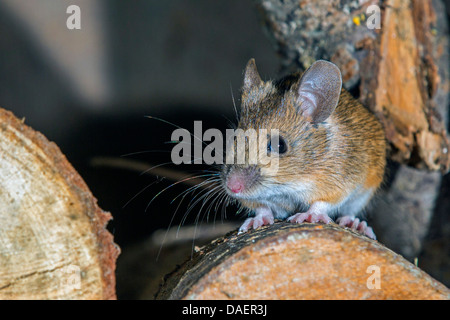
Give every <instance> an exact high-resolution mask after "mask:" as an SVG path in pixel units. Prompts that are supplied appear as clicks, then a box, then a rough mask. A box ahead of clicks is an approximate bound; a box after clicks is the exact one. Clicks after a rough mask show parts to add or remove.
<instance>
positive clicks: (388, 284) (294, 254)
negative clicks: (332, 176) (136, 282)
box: [156, 222, 450, 300]
mask: <svg viewBox="0 0 450 320" xmlns="http://www.w3.org/2000/svg"><path fill="white" fill-rule="evenodd" d="M156 298H157V299H188V300H191V299H195V300H198V299H224V300H231V299H252V300H253V299H450V290H449V289H448V288H446V287H445V286H444V285H442V284H440V283H439V282H437V281H436V280H434V279H432V278H431V277H430V276H428V275H427V274H426V273H424V272H423V271H421V270H420V269H419V268H417V267H416V266H414V265H413V264H411V263H409V262H408V261H406V260H405V259H404V258H402V257H401V256H400V255H398V254H396V253H394V252H393V251H391V250H389V249H387V248H386V247H384V246H383V245H381V244H380V243H378V242H376V241H373V240H370V239H368V238H366V237H364V236H361V235H359V234H357V233H355V232H353V231H351V230H347V229H343V228H341V227H339V226H336V225H316V224H307V223H305V224H301V225H295V224H291V223H286V222H280V223H275V224H274V225H270V226H266V227H262V228H259V229H257V230H253V231H251V232H249V233H246V234H242V235H239V236H238V235H237V234H236V232H233V233H230V234H228V235H226V236H225V237H223V238H220V239H217V240H215V241H213V242H212V243H211V244H210V245H208V246H205V247H202V248H201V249H199V250H198V252H197V253H196V255H195V256H194V258H193V259H192V260H189V261H187V262H186V263H185V264H183V265H182V266H181V267H179V268H178V269H177V270H176V271H174V272H173V273H172V274H170V275H168V276H167V277H166V279H165V282H164V284H163V286H162V287H161V288H160V291H159V293H158V294H157V297H156Z"/></svg>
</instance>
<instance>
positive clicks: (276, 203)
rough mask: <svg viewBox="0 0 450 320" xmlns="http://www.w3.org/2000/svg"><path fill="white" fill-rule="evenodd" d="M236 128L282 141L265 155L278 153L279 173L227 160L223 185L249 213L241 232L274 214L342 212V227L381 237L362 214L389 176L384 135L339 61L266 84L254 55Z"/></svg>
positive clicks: (320, 217) (291, 217)
mask: <svg viewBox="0 0 450 320" xmlns="http://www.w3.org/2000/svg"><path fill="white" fill-rule="evenodd" d="M237 128H239V129H243V130H247V129H255V130H258V129H262V128H264V129H267V130H270V129H277V130H278V132H279V137H278V145H272V142H271V140H269V142H268V144H267V152H269V153H273V154H276V155H278V157H279V163H278V170H277V171H274V170H272V169H271V168H269V166H268V165H262V164H259V163H258V164H250V163H249V162H248V161H247V162H246V163H244V164H224V165H223V168H222V172H221V177H222V186H223V188H224V189H225V190H226V192H227V194H228V195H229V196H231V197H232V198H233V199H235V200H237V201H238V202H239V203H240V204H241V205H242V206H243V207H244V208H247V209H248V211H249V215H250V217H249V218H247V219H246V220H245V222H244V223H243V224H242V226H241V227H240V229H239V232H240V233H242V232H246V231H248V230H249V229H251V228H253V229H256V228H259V227H260V226H263V225H267V224H273V223H274V219H287V221H290V222H292V223H302V222H304V221H307V222H311V223H318V222H320V223H330V222H332V220H331V218H336V217H337V218H338V219H337V220H336V222H337V223H338V224H339V225H341V226H343V227H349V228H352V229H354V230H356V231H358V232H359V233H361V234H364V235H366V236H368V237H369V238H372V239H376V237H375V234H374V232H373V230H372V228H371V227H369V226H368V225H367V223H366V222H365V221H361V220H360V219H359V218H357V216H358V215H360V214H361V213H362V212H363V210H364V208H365V207H366V205H367V204H368V203H369V201H370V200H371V198H372V197H373V195H374V194H375V192H376V191H377V189H378V188H379V186H380V184H381V183H382V181H383V176H384V170H385V165H386V140H385V134H384V130H383V127H382V126H381V124H380V122H379V121H378V120H377V119H376V117H375V116H374V115H373V114H372V113H370V112H369V111H368V110H367V109H366V108H365V107H364V106H362V105H361V104H360V103H359V102H358V101H357V100H356V99H354V98H353V97H352V96H351V95H350V93H348V92H347V91H346V90H345V89H343V88H342V78H341V72H340V70H339V68H338V67H337V66H336V65H335V64H333V63H331V62H328V61H325V60H318V61H316V62H314V63H313V64H312V65H311V66H310V67H309V68H308V69H307V70H306V71H305V72H304V73H303V74H302V73H296V74H292V75H289V76H286V77H284V78H282V79H281V80H278V81H266V82H265V81H263V80H262V79H261V77H260V75H259V73H258V70H257V68H256V64H255V60H254V59H251V60H250V61H249V62H248V63H247V66H246V68H245V71H244V81H243V86H242V95H241V114H240V119H239V123H238V126H237ZM228 151H229V150H227V152H228ZM246 152H247V153H248V152H249V149H248V148H247V149H246Z"/></svg>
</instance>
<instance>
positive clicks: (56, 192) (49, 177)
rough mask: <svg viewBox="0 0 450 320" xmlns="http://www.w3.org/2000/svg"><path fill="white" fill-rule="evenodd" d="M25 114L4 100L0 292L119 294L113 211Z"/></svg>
mask: <svg viewBox="0 0 450 320" xmlns="http://www.w3.org/2000/svg"><path fill="white" fill-rule="evenodd" d="M23 122H24V121H21V120H18V119H17V118H15V117H14V115H13V114H12V113H10V112H8V111H5V110H4V109H1V108H0V150H1V159H0V203H1V206H0V299H2V300H3V299H115V297H116V293H115V275H114V271H115V262H116V258H117V256H118V254H119V248H118V247H117V246H116V245H115V244H114V242H113V238H112V235H111V234H110V233H109V232H108V231H107V230H106V229H105V225H106V223H107V222H108V220H110V219H111V215H110V214H109V213H108V212H104V211H102V210H101V209H100V208H99V207H98V206H97V200H96V199H95V198H94V197H93V196H92V194H91V192H90V191H89V189H88V187H87V186H86V184H85V183H84V181H83V180H82V178H81V177H80V176H79V175H78V173H77V172H76V171H75V170H74V168H73V167H72V166H71V165H70V163H69V162H68V161H67V159H66V158H65V156H64V155H63V154H62V153H61V151H60V150H59V148H58V147H57V146H56V145H55V144H54V143H52V142H49V141H48V140H47V139H46V138H45V137H44V136H43V135H42V134H40V133H38V132H36V131H34V130H33V129H31V128H29V127H28V126H26V125H25V124H24V123H23Z"/></svg>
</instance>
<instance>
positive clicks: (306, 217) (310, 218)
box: [287, 212, 332, 224]
mask: <svg viewBox="0 0 450 320" xmlns="http://www.w3.org/2000/svg"><path fill="white" fill-rule="evenodd" d="M287 221H289V222H293V223H303V222H305V221H306V222H311V223H318V222H323V223H326V224H328V223H330V222H331V221H332V220H331V218H330V217H329V216H328V215H327V214H325V213H314V212H299V213H296V214H294V215H293V216H291V217H289V218H288V219H287Z"/></svg>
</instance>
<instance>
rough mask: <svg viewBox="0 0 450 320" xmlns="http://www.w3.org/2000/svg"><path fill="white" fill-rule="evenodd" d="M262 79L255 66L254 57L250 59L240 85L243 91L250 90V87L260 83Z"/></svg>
mask: <svg viewBox="0 0 450 320" xmlns="http://www.w3.org/2000/svg"><path fill="white" fill-rule="evenodd" d="M261 83H262V80H261V77H260V75H259V73H258V69H257V68H256V63H255V59H253V58H252V59H250V60H249V61H248V62H247V66H246V67H245V71H244V84H243V85H242V90H243V92H248V91H250V89H251V88H253V87H255V86H259V85H261Z"/></svg>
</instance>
